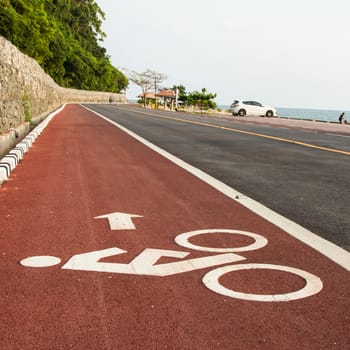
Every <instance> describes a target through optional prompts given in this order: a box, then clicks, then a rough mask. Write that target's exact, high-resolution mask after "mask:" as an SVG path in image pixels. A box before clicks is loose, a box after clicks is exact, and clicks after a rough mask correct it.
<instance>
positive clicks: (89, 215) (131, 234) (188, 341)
mask: <svg viewBox="0 0 350 350" xmlns="http://www.w3.org/2000/svg"><path fill="white" fill-rule="evenodd" d="M0 213H1V215H0V227H1V235H0V242H1V248H2V251H1V254H2V255H1V265H0V266H1V268H0V272H1V290H2V295H3V296H2V298H1V302H0V303H1V308H2V310H3V312H2V315H1V325H2V334H1V336H0V338H1V342H0V345H1V348H3V349H44V348H45V349H47V348H48V347H49V348H51V349H67V348H76V349H83V348H84V349H143V348H151V349H161V348H169V349H213V348H219V349H296V348H300V349H332V348H334V349H348V348H349V344H350V336H349V334H348V333H349V332H348V324H349V318H350V313H349V301H350V292H349V290H350V289H349V287H350V280H349V272H348V271H346V270H345V269H344V268H342V267H341V266H339V265H337V264H336V263H334V262H332V261H331V260H329V259H328V258H326V257H325V256H323V255H321V254H320V253H318V252H317V251H315V250H314V249H312V248H310V247H308V246H306V245H305V244H304V243H302V242H300V241H298V240H296V239H295V238H293V237H291V236H290V235H288V234H286V233H285V232H283V230H281V229H280V228H278V227H277V226H276V225H274V224H272V223H270V222H268V221H267V220H265V219H263V218H262V217H260V216H257V215H256V214H254V213H253V212H252V211H250V210H248V209H247V208H245V207H243V206H242V205H240V204H239V203H237V202H236V201H233V200H232V199H230V198H229V197H227V196H225V195H223V194H222V193H220V192H218V191H217V190H216V189H214V188H212V187H210V186H209V185H208V184H206V183H204V182H203V181H201V180H200V179H198V178H196V177H194V176H193V175H192V174H190V173H188V172H187V171H185V170H184V169H182V168H180V167H178V166H176V165H174V164H173V163H172V162H170V161H169V160H167V159H165V158H164V157H162V156H161V155H159V154H158V153H156V152H154V151H153V150H151V149H149V148H147V147H145V146H144V145H142V144H141V143H140V142H138V141H137V140H135V139H133V138H132V137H130V136H129V135H127V134H125V133H124V132H123V131H121V130H120V129H118V128H116V127H114V126H113V125H111V124H110V123H108V122H106V121H105V120H102V119H100V118H98V117H96V115H95V114H94V113H92V112H90V111H87V110H85V109H84V108H82V107H80V106H78V105H67V106H66V107H65V109H64V110H63V111H62V112H61V113H60V114H58V115H57V116H56V117H55V118H54V119H53V120H52V121H51V122H50V124H49V126H48V127H47V128H46V129H45V131H44V132H43V133H42V135H41V136H40V137H39V138H38V139H37V141H36V143H35V144H34V146H33V148H32V149H31V150H30V152H28V154H27V155H26V156H25V158H24V160H23V161H22V162H21V163H20V164H19V166H18V167H17V168H16V169H15V171H14V172H13V173H12V175H11V177H10V180H9V181H8V182H6V183H5V184H4V185H3V186H2V187H1V188H0ZM111 213H128V214H133V215H135V216H131V217H130V216H123V215H120V214H114V215H112V216H109V217H102V218H101V216H104V215H106V214H111ZM184 233H188V234H187V236H186V235H184ZM91 253H92V254H91ZM42 256H50V257H56V258H59V259H60V260H52V266H48V265H51V262H50V261H49V262H48V260H45V261H44V260H42V258H41V257H42ZM28 257H31V258H30V259H29V260H25V259H26V258H28ZM32 257H40V258H38V259H37V261H36V263H39V264H40V263H41V264H42V265H44V266H43V267H38V266H37V267H33V266H31V265H33V264H35V259H33V258H32ZM257 264H261V265H257ZM262 264H269V265H268V266H266V265H262ZM276 265H278V266H283V267H288V268H294V269H298V270H291V271H289V270H283V271H281V270H278V269H277V268H276ZM234 266H235V267H236V270H235V271H231V272H226V270H218V269H220V268H223V269H227V270H229V269H232V268H234ZM248 267H249V269H247V268H248ZM213 271H217V272H218V276H216V277H215V276H213V274H214V272H213ZM288 271H289V272H288ZM300 271H301V272H300ZM305 273H306V274H305ZM308 274H310V275H308ZM216 278H217V280H216ZM305 278H306V280H305ZM308 278H310V279H309V280H308ZM309 286H311V287H312V288H311V289H310V290H309V289H308V287H309ZM209 287H211V289H209ZM220 288H221V289H220ZM225 291H226V292H228V295H223V294H220V293H221V292H225ZM230 291H231V292H232V293H233V294H232V295H230V293H229V292H230ZM300 291H302V292H301V293H303V294H302V295H300V294H298V292H300ZM293 292H294V293H293ZM290 293H292V294H290ZM261 295H263V296H265V297H266V299H267V301H258V300H257V299H259V296H261ZM279 296H280V297H279ZM245 297H247V298H246V299H244V298H245ZM293 297H294V300H291V299H293ZM262 298H263V297H262ZM279 300H284V301H279ZM286 300H289V301H286Z"/></svg>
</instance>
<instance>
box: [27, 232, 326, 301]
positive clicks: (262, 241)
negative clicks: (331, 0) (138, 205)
mask: <svg viewBox="0 0 350 350" xmlns="http://www.w3.org/2000/svg"><path fill="white" fill-rule="evenodd" d="M218 233H219V234H222V233H224V234H231V235H243V236H248V237H250V238H252V239H253V240H254V243H252V244H249V245H247V246H244V247H231V248H217V247H204V246H199V245H195V244H193V243H191V242H190V241H189V239H190V238H192V237H195V236H198V235H203V234H218ZM175 242H176V244H177V245H179V246H181V247H184V248H188V249H191V250H196V251H201V252H210V253H219V254H217V255H212V256H206V257H202V258H195V259H187V260H183V258H185V257H186V256H187V255H188V254H189V253H188V252H183V251H174V250H165V249H150V248H147V249H145V250H143V251H142V252H141V253H140V254H139V255H138V256H136V257H135V258H134V259H133V260H132V261H131V262H130V263H128V264H120V263H109V262H101V261H100V260H101V259H102V258H106V257H110V256H115V255H119V254H123V253H126V251H125V250H122V249H120V248H117V247H113V248H107V249H103V250H97V251H93V252H88V253H83V254H77V255H74V256H72V257H71V258H70V259H69V260H68V261H67V262H66V263H65V264H64V265H63V266H62V267H61V268H62V269H68V270H80V271H95V272H108V273H121V274H131V275H147V276H169V275H174V274H178V273H184V272H188V271H193V270H199V269H203V268H208V267H213V266H219V265H225V266H221V267H218V268H216V269H214V270H211V271H209V272H207V273H206V274H205V275H204V276H203V278H202V281H203V283H204V285H205V286H206V287H207V288H208V289H210V290H211V291H213V292H215V293H218V294H221V295H224V296H227V297H231V298H235V299H243V300H249V301H264V302H280V301H291V300H297V299H302V298H306V297H309V296H312V295H315V294H317V293H319V292H320V291H321V290H322V288H323V283H322V281H321V279H320V278H319V277H317V276H315V275H313V274H311V273H309V272H306V271H304V270H301V269H297V268H294V267H288V266H282V265H273V264H254V263H253V264H249V263H246V264H238V265H232V263H236V262H238V261H242V260H246V258H245V257H243V256H241V255H238V254H237V253H242V252H246V251H252V250H257V249H261V248H263V247H264V246H266V245H267V243H268V241H267V239H266V238H265V237H263V236H261V235H259V234H256V233H252V232H247V231H239V230H229V229H207V230H196V231H190V232H185V233H181V234H179V235H177V236H176V237H175ZM162 257H172V258H178V259H182V260H181V261H176V262H171V263H163V264H157V262H158V261H159V259H160V258H162ZM60 262H61V260H60V259H59V258H57V257H53V256H34V257H29V258H26V259H23V260H21V261H20V264H21V265H23V266H27V267H48V266H53V265H57V264H59V263H60ZM227 264H230V265H227ZM252 269H253V270H259V269H261V270H277V271H283V272H287V273H291V274H294V275H297V276H299V277H301V278H302V279H303V280H304V281H305V285H304V287H303V288H301V289H299V290H297V291H292V292H290V293H284V294H250V293H243V292H238V291H235V290H232V289H229V288H226V287H224V286H223V285H222V284H221V283H220V278H221V277H222V276H223V275H225V274H227V273H229V272H234V271H240V270H252Z"/></svg>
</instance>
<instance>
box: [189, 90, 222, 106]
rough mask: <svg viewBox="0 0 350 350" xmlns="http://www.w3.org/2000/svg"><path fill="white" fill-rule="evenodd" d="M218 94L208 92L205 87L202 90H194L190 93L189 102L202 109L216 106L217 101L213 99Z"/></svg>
mask: <svg viewBox="0 0 350 350" xmlns="http://www.w3.org/2000/svg"><path fill="white" fill-rule="evenodd" d="M215 97H216V94H212V93H208V92H207V90H206V89H205V88H203V89H202V90H201V91H200V92H198V91H193V92H191V93H190V94H189V95H188V104H190V105H192V106H198V107H199V108H200V109H208V108H216V103H215V102H214V101H212V100H213V99H214V98H215Z"/></svg>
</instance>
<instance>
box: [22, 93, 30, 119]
mask: <svg viewBox="0 0 350 350" xmlns="http://www.w3.org/2000/svg"><path fill="white" fill-rule="evenodd" d="M22 101H23V109H24V120H25V121H26V122H30V121H31V120H32V116H31V114H30V110H29V102H28V94H27V92H24V95H23V98H22Z"/></svg>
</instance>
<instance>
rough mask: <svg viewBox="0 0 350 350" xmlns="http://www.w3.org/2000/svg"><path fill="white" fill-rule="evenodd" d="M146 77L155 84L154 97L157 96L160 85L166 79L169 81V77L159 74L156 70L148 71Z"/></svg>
mask: <svg viewBox="0 0 350 350" xmlns="http://www.w3.org/2000/svg"><path fill="white" fill-rule="evenodd" d="M145 75H146V76H147V77H148V78H150V79H151V81H152V82H153V87H154V95H156V94H157V92H158V88H159V85H160V84H161V83H162V82H163V81H164V80H166V79H168V77H167V76H166V75H165V74H162V73H158V72H156V71H154V70H151V69H147V70H146V72H145ZM157 107H158V106H157V98H156V108H157Z"/></svg>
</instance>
